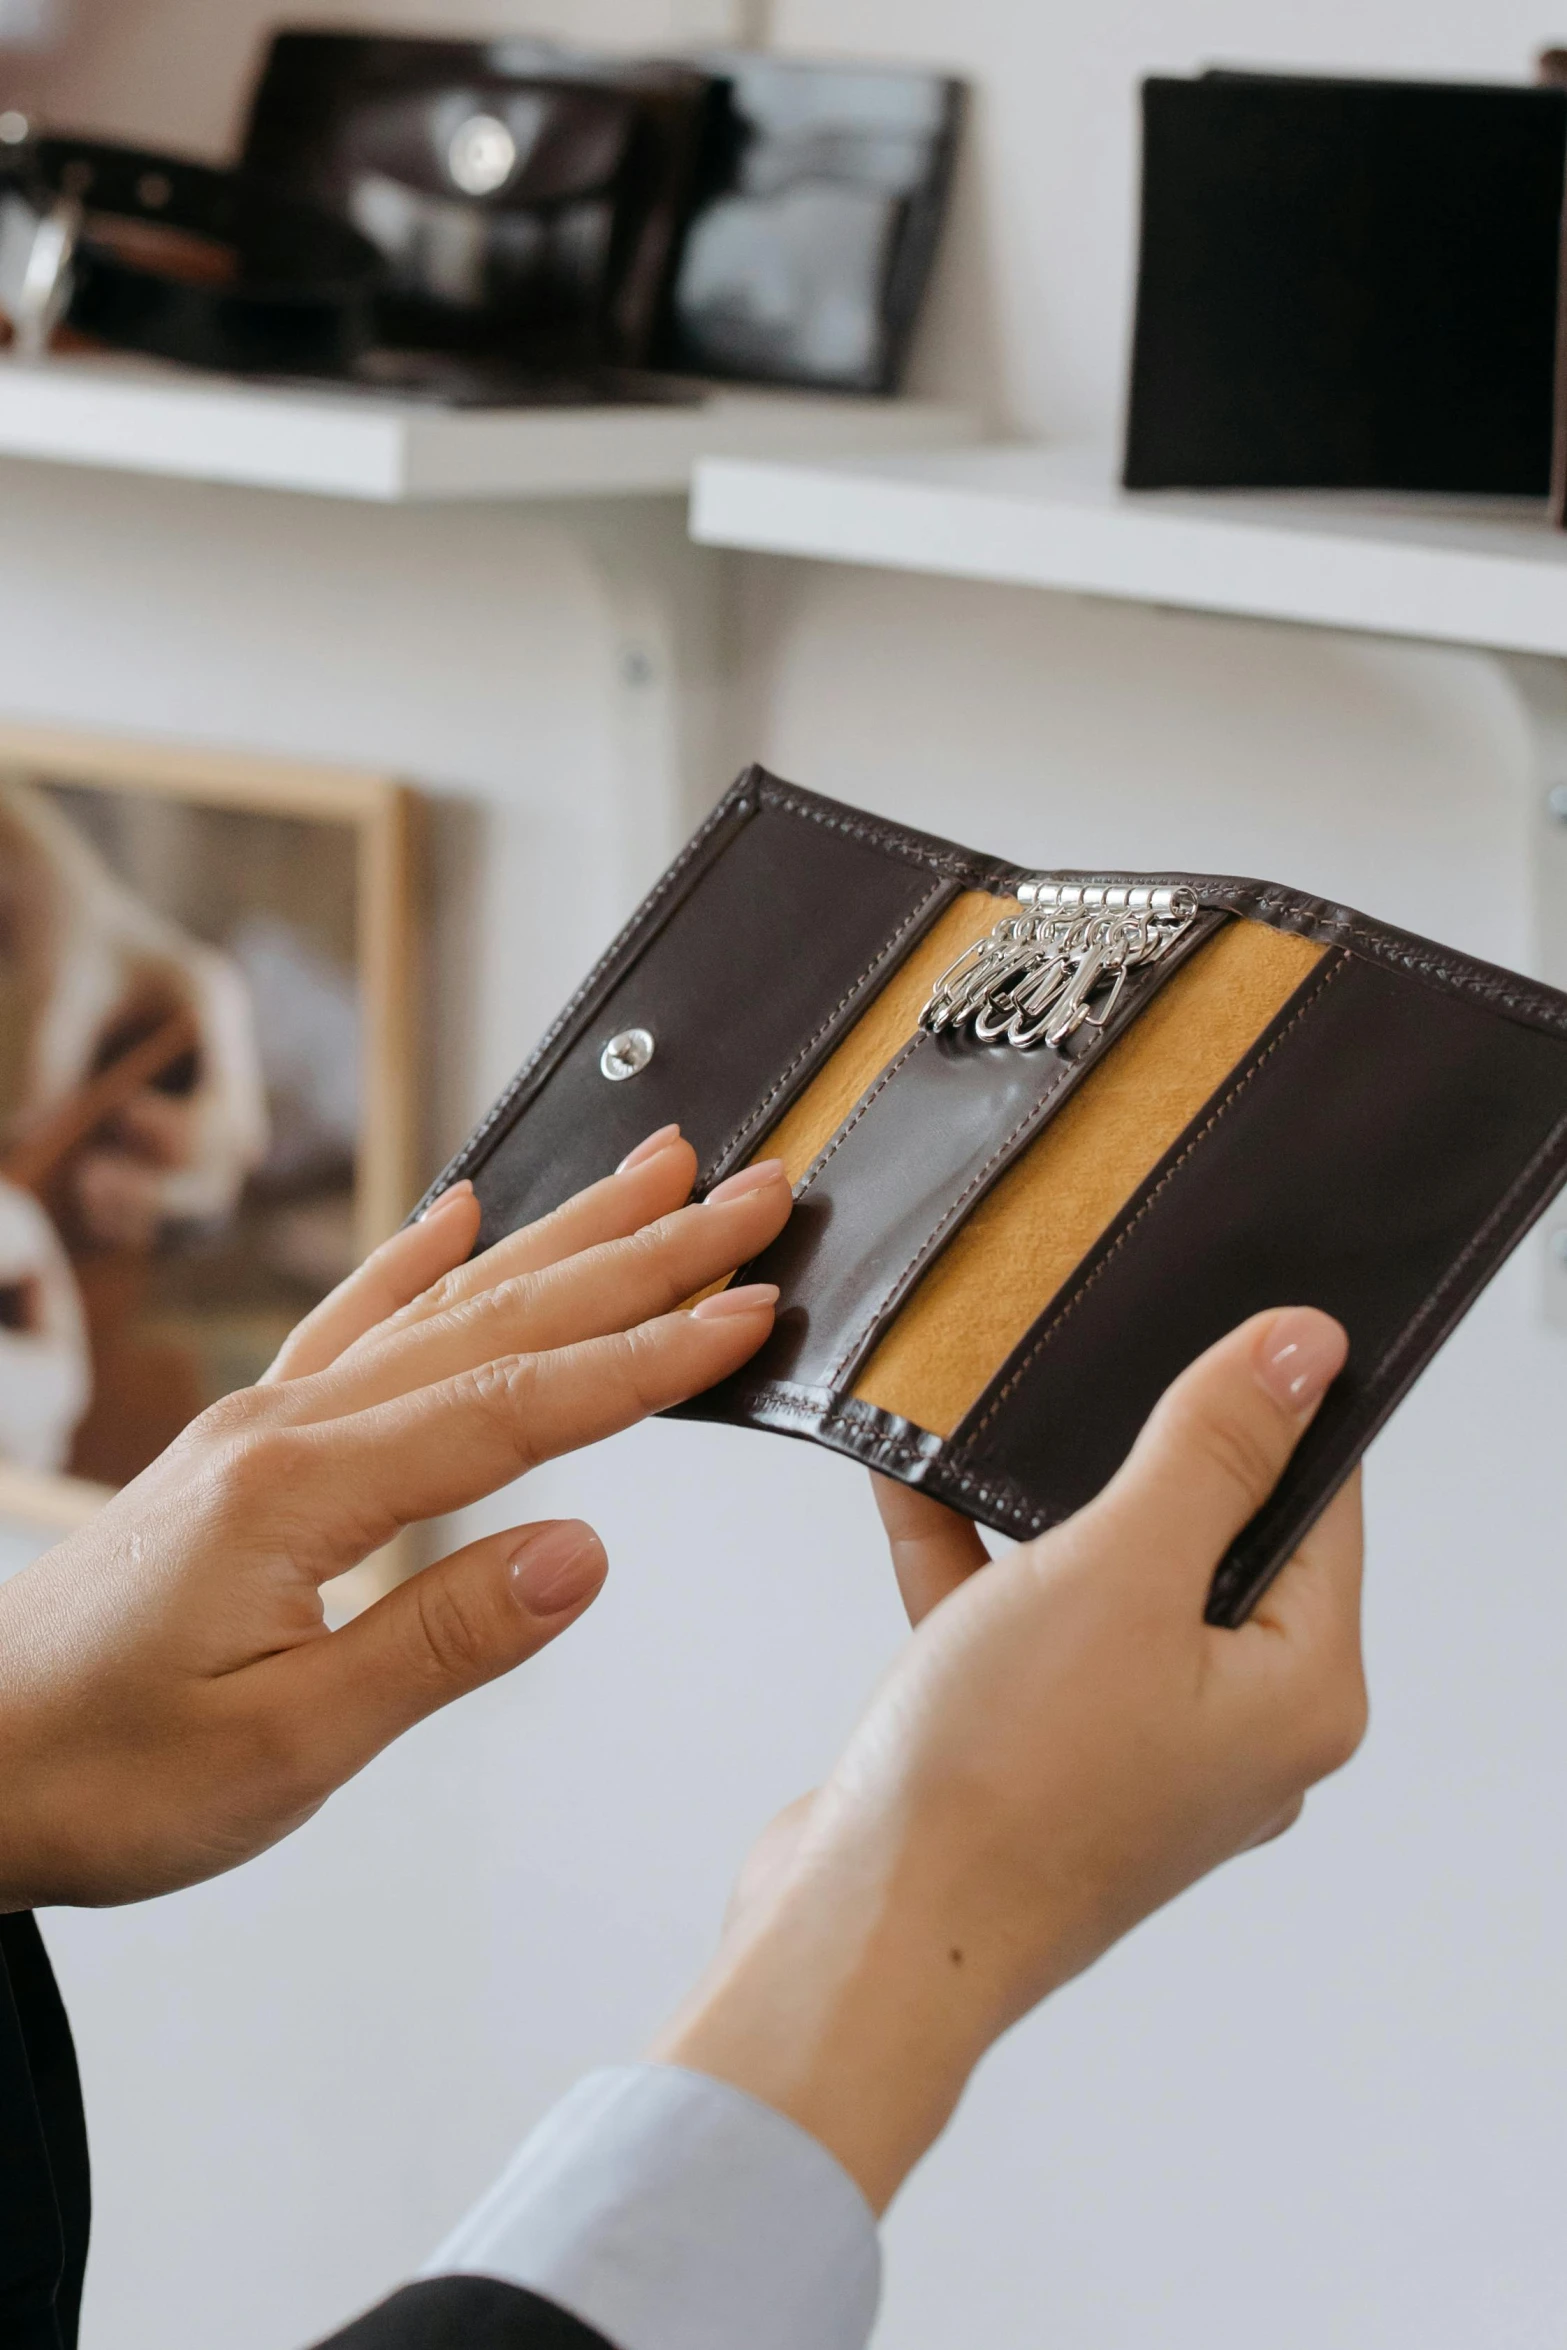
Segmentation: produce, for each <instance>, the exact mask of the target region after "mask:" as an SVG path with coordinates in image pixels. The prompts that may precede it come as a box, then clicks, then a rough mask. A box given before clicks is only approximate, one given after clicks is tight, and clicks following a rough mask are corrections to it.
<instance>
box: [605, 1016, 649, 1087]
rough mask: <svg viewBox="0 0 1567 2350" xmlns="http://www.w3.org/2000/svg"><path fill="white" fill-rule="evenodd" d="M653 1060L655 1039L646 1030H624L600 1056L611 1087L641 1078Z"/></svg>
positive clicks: (610, 1042) (609, 1043)
mask: <svg viewBox="0 0 1567 2350" xmlns="http://www.w3.org/2000/svg"><path fill="white" fill-rule="evenodd" d="M652 1058H653V1039H652V1037H651V1036H650V1035H649V1034H648V1032H647V1030H646V1029H645V1028H623V1029H622V1030H621V1032H620V1034H619V1035H618V1036H612V1037H611V1038H610V1040H609V1042H608V1044H607V1045H606V1046H605V1047H604V1050H603V1051H602V1052H601V1053H600V1055H599V1067H600V1069H601V1070H602V1071H603V1073H604V1075H605V1076H606V1077H607V1078H608V1079H609V1081H610V1084H611V1085H623V1084H624V1083H625V1081H626V1079H627V1078H628V1077H639V1076H640V1075H641V1073H642V1071H643V1070H644V1069H645V1068H646V1067H647V1065H648V1063H649V1061H651V1059H652Z"/></svg>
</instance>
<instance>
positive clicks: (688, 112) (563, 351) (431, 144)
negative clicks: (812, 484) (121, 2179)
mask: <svg viewBox="0 0 1567 2350" xmlns="http://www.w3.org/2000/svg"><path fill="white" fill-rule="evenodd" d="M712 102H713V84H712V82H711V80H710V78H709V77H708V75H706V74H705V73H702V72H699V71H697V70H696V69H695V68H693V67H691V66H688V65H681V64H661V63H650V62H645V61H641V60H637V59H633V58H619V57H607V56H598V55H590V54H587V53H584V52H581V51H577V50H567V49H562V48H558V47H555V46H553V45H552V44H549V43H546V42H541V41H532V40H522V39H515V40H512V39H506V40H488V41H466V40H464V41H452V40H442V39H422V38H417V37H413V36H397V35H392V34H358V33H345V32H309V31H291V32H282V33H279V34H277V35H276V36H275V37H274V39H273V41H272V44H271V47H270V49H269V50H268V52H267V56H266V60H265V63H264V66H263V69H262V72H261V76H260V80H259V82H258V83H257V86H256V90H255V94H254V97H253V99H252V101H251V108H250V117H249V124H248V128H247V130H246V134H245V144H244V160H245V166H246V168H247V170H248V171H250V172H251V173H252V174H254V175H255V176H257V177H259V178H261V179H264V180H266V181H268V182H270V183H271V184H272V185H274V186H277V187H280V188H285V189H287V190H289V191H290V192H291V193H292V194H294V195H295V196H299V197H303V198H306V199H308V200H309V201H311V202H313V203H316V204H319V205H322V206H324V207H326V208H327V209H328V210H330V211H332V212H334V213H335V214H337V215H338V216H339V217H340V218H342V219H345V220H347V221H349V222H351V223H352V224H353V226H354V227H355V228H356V229H357V230H358V231H359V232H360V234H361V235H363V236H365V237H367V238H368V239H369V240H370V242H371V243H372V244H373V245H374V246H375V247H376V248H377V249H378V250H379V252H380V254H381V256H382V258H383V262H384V264H385V273H386V274H385V280H384V285H383V290H382V294H381V298H380V303H379V313H378V317H379V331H380V337H381V340H382V342H383V343H384V344H387V345H390V346H393V347H409V348H421V349H434V350H445V351H457V352H463V353H469V354H472V355H474V356H475V357H482V358H490V359H507V358H511V359H517V360H523V361H525V362H526V363H527V364H528V365H530V366H532V367H538V368H584V367H589V368H591V367H594V366H612V367H626V368H635V367H641V366H643V365H645V364H646V363H647V361H648V358H649V354H650V352H651V349H652V344H653V338H654V335H655V333H656V332H657V330H658V327H659V325H660V322H661V319H662V316H663V308H664V303H665V299H666V295H667V291H668V285H669V278H670V273H671V270H672V269H673V266H674V262H675V256H676V253H677V250H678V246H679V239H680V234H681V230H682V228H683V225H684V222H685V218H686V214H687V210H688V207H689V199H690V193H691V188H692V181H693V175H694V172H695V169H696V165H697V160H698V156H699V153H700V152H701V148H702V141H703V129H704V123H705V119H706V115H707V112H708V109H709V107H710V106H711V104H712Z"/></svg>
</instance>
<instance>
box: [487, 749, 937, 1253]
mask: <svg viewBox="0 0 1567 2350" xmlns="http://www.w3.org/2000/svg"><path fill="white" fill-rule="evenodd" d="M728 812H729V818H730V821H729V823H728V828H727V830H726V831H725V832H724V833H723V834H722V836H721V837H720V838H719V840H718V842H717V845H716V853H713V854H710V855H709V856H708V857H707V858H706V859H705V861H704V862H703V863H702V864H701V865H700V867H699V868H698V871H697V876H696V879H697V881H698V882H699V886H687V887H685V888H684V889H682V890H681V891H680V892H678V893H671V895H670V897H669V898H667V899H666V901H665V904H664V905H663V906H662V907H660V908H659V909H658V911H657V918H656V919H654V920H649V919H647V916H648V913H649V909H644V915H643V917H640V918H639V922H640V928H638V927H635V926H634V928H633V931H632V932H631V933H628V934H626V936H625V937H624V938H623V939H622V941H621V942H620V944H619V947H618V949H617V950H616V953H615V956H614V958H613V959H612V960H611V962H610V965H609V968H608V970H607V972H606V973H605V974H604V983H602V984H600V985H598V986H596V987H594V986H591V984H590V989H589V990H588V991H586V992H585V993H584V995H583V997H582V998H581V999H580V1001H579V1002H578V1004H577V1006H576V1008H575V1010H574V1011H573V1012H572V1014H571V1015H570V1016H569V1018H568V1020H567V1022H566V1023H565V1024H564V1027H563V1031H562V1033H561V1035H560V1037H559V1040H558V1042H557V1043H556V1044H555V1045H553V1046H552V1047H551V1048H550V1052H549V1056H548V1059H547V1063H546V1064H545V1065H543V1066H542V1067H540V1068H537V1069H536V1070H535V1071H534V1072H533V1073H532V1074H531V1075H530V1076H529V1078H528V1082H527V1087H526V1090H524V1091H521V1092H519V1093H518V1094H517V1096H516V1106H514V1107H511V1108H510V1109H508V1110H507V1112H506V1115H505V1117H504V1118H503V1119H502V1120H501V1121H500V1122H499V1123H498V1124H497V1125H496V1126H495V1128H494V1129H493V1131H490V1132H487V1133H485V1134H484V1135H482V1136H481V1137H479V1138H476V1146H475V1147H473V1148H471V1150H470V1153H469V1154H467V1155H465V1157H464V1159H463V1160H461V1161H458V1162H456V1163H454V1167H453V1170H452V1172H453V1173H462V1174H468V1173H471V1174H472V1175H473V1177H474V1182H475V1187H476V1189H477V1191H478V1195H479V1202H480V1206H481V1208H482V1210H483V1222H482V1224H481V1227H480V1233H479V1246H480V1247H488V1246H489V1245H490V1244H491V1243H492V1242H493V1241H495V1240H498V1239H500V1238H501V1237H503V1235H505V1234H506V1233H508V1232H513V1231H515V1230H516V1229H517V1228H518V1226H519V1225H522V1224H526V1223H529V1222H531V1221H532V1220H533V1219H534V1218H536V1217H538V1216H541V1215H545V1214H547V1213H548V1212H549V1211H550V1210H551V1209H553V1208H555V1207H558V1206H559V1205H560V1203H561V1202H562V1201H563V1200H565V1199H568V1198H569V1197H570V1196H571V1194H572V1193H573V1192H576V1191H579V1190H581V1189H582V1188H583V1187H584V1186H585V1185H587V1184H589V1183H594V1182H597V1181H598V1180H599V1179H600V1178H601V1177H602V1176H605V1175H608V1174H609V1173H610V1172H611V1171H612V1170H613V1168H614V1167H615V1166H616V1165H617V1163H618V1162H619V1160H620V1159H621V1158H622V1157H624V1155H625V1153H626V1152H627V1151H629V1150H631V1149H633V1148H634V1147H635V1145H636V1144H637V1143H639V1142H640V1141H641V1140H642V1138H643V1137H644V1135H646V1134H649V1133H651V1132H652V1131H653V1130H654V1129H655V1128H656V1127H659V1126H662V1125H664V1124H666V1123H667V1122H668V1121H669V1120H671V1119H678V1120H679V1122H680V1124H681V1127H682V1129H683V1131H684V1133H685V1135H686V1138H687V1140H688V1141H689V1142H690V1143H691V1144H692V1146H693V1147H694V1149H695V1150H696V1153H697V1158H698V1163H699V1165H700V1167H701V1168H702V1171H703V1172H702V1175H701V1177H700V1178H699V1181H700V1182H701V1183H702V1184H704V1185H705V1184H710V1183H711V1182H713V1181H715V1180H716V1179H717V1176H718V1175H719V1174H720V1173H722V1172H723V1170H724V1168H725V1166H726V1165H731V1164H734V1163H737V1161H738V1160H739V1159H740V1158H742V1157H743V1156H744V1155H745V1154H746V1152H747V1150H748V1149H749V1146H750V1143H751V1141H752V1140H753V1139H754V1137H755V1135H756V1133H757V1132H758V1131H759V1130H760V1127H761V1126H762V1124H763V1123H765V1122H766V1121H767V1120H769V1119H771V1118H776V1116H777V1115H778V1113H779V1111H780V1110H781V1109H783V1108H785V1107H786V1106H787V1104H788V1102H789V1101H790V1100H791V1099H792V1097H793V1095H794V1094H795V1093H796V1092H797V1091H798V1090H799V1089H800V1088H801V1087H802V1086H804V1085H806V1084H807V1083H808V1082H809V1080H810V1078H811V1076H812V1074H813V1072H814V1070H815V1068H816V1067H817V1065H818V1063H819V1062H820V1061H821V1060H823V1059H824V1058H825V1057H826V1056H827V1055H828V1054H829V1053H830V1052H831V1051H832V1049H833V1046H834V1044H835V1043H836V1041H837V1038H838V1036H839V1034H840V1033H841V1031H842V1030H843V1029H844V1028H845V1027H846V1026H848V1025H849V1024H850V1023H852V1021H853V1020H854V1019H855V1017H856V1015H857V1014H858V1013H859V1011H860V1010H861V1009H862V1008H863V1006H864V1004H865V1002H866V1001H867V1000H868V999H869V998H871V997H872V996H874V995H875V994H876V992H877V991H878V990H879V989H880V988H881V987H882V986H883V985H884V983H885V981H886V979H887V977H888V976H889V974H890V973H891V972H892V971H893V970H895V969H896V966H897V964H898V962H899V961H900V960H901V958H902V957H903V956H904V955H906V954H907V953H908V952H909V951H910V950H911V949H912V948H913V947H914V946H915V945H916V943H917V942H918V940H919V938H920V935H921V933H922V932H923V931H924V930H925V929H926V928H928V926H929V925H930V924H931V923H932V922H934V921H935V920H936V919H937V918H938V916H939V915H940V913H941V911H942V909H943V907H944V906H945V905H946V904H947V903H948V901H949V900H950V899H952V898H953V897H955V896H956V895H957V894H958V891H959V888H960V884H959V882H958V881H957V880H955V879H953V878H950V877H948V876H946V875H944V874H942V873H939V872H935V871H933V870H932V869H931V868H930V866H929V865H922V864H919V863H916V862H913V861H909V860H904V859H900V858H894V857H889V856H888V855H887V854H886V853H885V851H884V850H883V849H882V848H881V847H880V846H879V845H877V844H875V843H873V842H866V841H860V840H857V839H854V838H850V837H846V836H845V835H844V834H843V833H842V832H839V831H834V830H832V829H830V828H828V827H827V826H826V825H825V824H821V823H816V822H813V821H811V820H809V818H802V816H801V814H800V813H799V812H797V811H796V810H794V809H792V808H790V807H789V806H787V805H780V804H779V802H778V799H777V796H776V795H769V794H768V793H767V792H765V791H762V790H760V789H757V790H753V791H751V792H749V793H747V794H745V795H744V796H742V797H740V798H738V799H736V798H733V797H732V798H731V800H730V802H729V803H728ZM637 1029H640V1030H643V1031H645V1032H646V1034H647V1036H648V1037H649V1038H650V1039H651V1040H652V1052H651V1056H650V1058H649V1059H648V1061H647V1063H646V1065H645V1067H643V1068H642V1069H640V1070H639V1071H638V1072H637V1074H635V1075H634V1076H631V1077H628V1078H625V1079H623V1080H622V1081H620V1082H612V1081H611V1080H610V1079H609V1078H608V1077H607V1076H606V1075H605V1073H604V1070H603V1068H602V1067H601V1056H602V1055H603V1053H604V1050H605V1047H606V1046H607V1044H608V1043H609V1040H610V1039H611V1038H612V1037H615V1036H617V1035H619V1034H622V1033H624V1032H628V1031H631V1030H637ZM524 1106H525V1108H526V1116H525V1117H522V1116H520V1114H519V1112H520V1109H521V1108H522V1107H524Z"/></svg>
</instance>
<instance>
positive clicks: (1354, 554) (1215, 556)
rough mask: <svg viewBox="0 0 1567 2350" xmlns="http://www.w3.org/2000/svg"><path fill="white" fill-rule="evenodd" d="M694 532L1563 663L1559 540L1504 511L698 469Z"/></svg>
mask: <svg viewBox="0 0 1567 2350" xmlns="http://www.w3.org/2000/svg"><path fill="white" fill-rule="evenodd" d="M692 530H693V535H694V536H695V537H697V538H698V539H700V540H702V541H704V542H705V543H706V544H708V545H711V546H724V547H744V548H750V549H754V550H756V551H759V552H764V553H769V554H779V555H804V556H813V557H816V558H818V559H821V560H824V561H827V562H836V563H866V564H876V565H881V566H884V567H889V568H892V569H896V570H901V571H921V572H932V573H937V574H941V575H945V576H947V577H951V578H958V579H984V580H997V581H1004V582H1009V583H1012V584H1014V585H1020V586H1028V587H1039V588H1056V589H1062V590H1066V591H1069V592H1071V593H1074V594H1078V595H1090V596H1110V597H1116V598H1119V599H1122V600H1126V601H1132V602H1138V603H1153V604H1167V605H1177V606H1183V607H1186V608H1188V609H1191V610H1196V611H1204V612H1233V613H1246V614H1251V615H1254V616H1256V617H1259V618H1266V619H1273V620H1293V621H1305V622H1308V623H1312V624H1315V625H1317V626H1322V627H1330V628H1350V629H1362V630H1369V631H1374V632H1376V633H1378V634H1381V635H1391V636H1409V637H1426V638H1431V639H1434V640H1436V641H1438V642H1442V643H1448V644H1466V645H1484V646H1489V647H1492V648H1495V649H1497V650H1500V651H1505V652H1520V653H1549V654H1567V533H1563V532H1557V531H1553V530H1552V529H1551V528H1550V527H1549V525H1548V523H1547V522H1546V519H1545V515H1544V510H1543V508H1538V507H1533V506H1528V505H1523V504H1513V503H1511V502H1506V503H1503V502H1495V503H1492V502H1481V503H1475V502H1472V501H1458V500H1449V499H1436V498H1403V497H1372V496H1365V495H1359V494H1356V495H1333V496H1325V495H1321V494H1316V493H1313V494H1280V493H1272V494H1268V495H1260V494H1257V493H1254V492H1244V493H1242V492H1235V491H1224V492H1212V491H1210V492H1204V493H1193V492H1184V491H1183V492H1175V491H1158V492H1147V491H1143V492H1136V493H1128V492H1126V491H1123V490H1120V489H1118V488H1116V487H1115V486H1114V484H1113V463H1112V460H1111V459H1110V458H1109V457H1108V456H1107V455H1106V453H1105V452H1104V451H1102V450H1100V451H1094V450H1085V449H1078V448H1062V449H1043V448H1022V447H1008V448H999V447H998V448H967V449H956V448H952V447H950V446H949V447H947V448H945V449H940V450H933V451H930V452H929V453H925V454H897V455H889V456H871V457H866V458H857V459H853V460H837V459H823V460H818V461H814V462H810V463H802V462H791V463H782V464H780V463H775V462H763V463H759V462H756V461H749V460H743V459H731V458H725V459H723V460H717V461H713V462H710V463H704V464H703V465H701V466H700V467H699V468H698V471H697V477H696V484H695V492H694V497H693V504H692Z"/></svg>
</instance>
